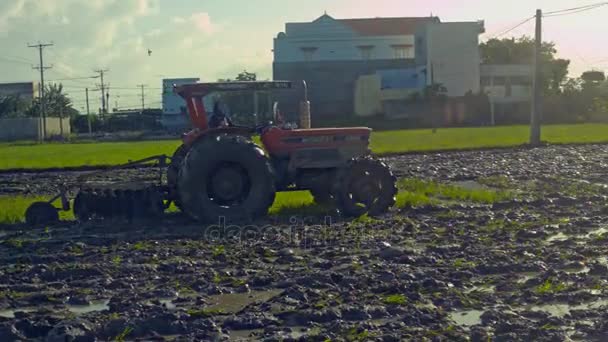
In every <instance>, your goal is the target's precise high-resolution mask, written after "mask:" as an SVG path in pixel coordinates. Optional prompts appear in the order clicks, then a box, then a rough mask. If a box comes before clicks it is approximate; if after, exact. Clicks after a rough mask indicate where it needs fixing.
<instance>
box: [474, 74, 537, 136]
mask: <svg viewBox="0 0 608 342" xmlns="http://www.w3.org/2000/svg"><path fill="white" fill-rule="evenodd" d="M533 71H534V68H533V67H532V65H528V64H494V65H489V64H484V65H481V90H482V91H483V92H484V93H486V94H487V95H488V98H489V100H490V106H491V113H490V115H491V119H490V121H491V123H492V124H495V123H496V120H497V118H501V117H503V116H505V115H518V114H520V115H521V116H527V115H528V113H529V110H530V104H531V100H532V80H533ZM508 121H509V122H512V121H513V118H509V120H508Z"/></svg>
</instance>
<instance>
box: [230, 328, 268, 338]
mask: <svg viewBox="0 0 608 342" xmlns="http://www.w3.org/2000/svg"><path fill="white" fill-rule="evenodd" d="M263 333H264V329H249V330H231V331H230V341H258V340H259V338H260V336H262V334H263Z"/></svg>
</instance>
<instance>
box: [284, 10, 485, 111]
mask: <svg viewBox="0 0 608 342" xmlns="http://www.w3.org/2000/svg"><path fill="white" fill-rule="evenodd" d="M483 32H484V27H483V22H478V21H474V22H457V23H442V22H441V21H440V19H439V18H437V17H416V18H412V17H409V18H408V17H405V18H369V19H334V18H332V17H331V16H329V15H327V14H325V15H323V16H321V17H320V18H318V19H316V20H314V21H312V22H305V23H287V24H286V25H285V32H281V33H279V34H278V35H277V37H276V38H275V40H274V64H273V73H274V75H273V76H274V79H276V80H290V81H293V82H294V84H299V83H300V81H301V80H306V81H307V82H308V84H309V88H310V89H309V97H310V100H311V102H312V105H313V113H314V114H316V115H321V116H323V115H328V116H331V115H349V114H352V113H354V112H355V109H354V105H353V103H354V102H355V98H354V96H355V95H354V94H355V88H356V85H357V83H358V80H359V79H360V78H361V77H362V76H369V75H374V74H377V75H381V78H382V79H381V82H380V83H381V84H382V87H383V88H382V89H384V85H386V84H388V83H390V85H391V88H392V89H407V90H408V91H405V92H403V93H404V94H406V93H411V90H414V91H415V90H418V91H420V90H422V89H424V87H425V86H427V85H430V84H432V83H441V84H443V86H444V87H446V88H447V94H448V96H451V97H460V96H463V95H464V94H466V93H467V92H468V91H472V92H478V91H479V64H480V55H479V47H478V43H479V40H478V36H479V34H481V33H483ZM396 75H402V76H399V77H401V79H399V78H398V77H397V76H396ZM412 77H421V78H422V80H415V81H413V80H412ZM388 78H390V81H389V80H388Z"/></svg>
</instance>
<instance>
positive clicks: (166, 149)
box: [0, 140, 180, 169]
mask: <svg viewBox="0 0 608 342" xmlns="http://www.w3.org/2000/svg"><path fill="white" fill-rule="evenodd" d="M179 145H180V141H178V140H160V141H132V142H111V143H110V142H107V143H106V142H104V143H93V142H89V143H45V144H35V143H31V144H0V169H15V168H24V169H29V168H34V169H44V168H59V167H77V166H95V165H119V164H124V163H127V162H128V161H129V160H137V159H143V158H146V157H149V156H153V155H159V154H166V155H172V154H173V152H175V150H176V149H177V147H178V146H179Z"/></svg>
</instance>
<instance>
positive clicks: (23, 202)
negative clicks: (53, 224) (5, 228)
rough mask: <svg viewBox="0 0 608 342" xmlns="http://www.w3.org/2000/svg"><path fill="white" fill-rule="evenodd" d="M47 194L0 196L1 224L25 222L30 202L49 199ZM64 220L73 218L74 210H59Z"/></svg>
mask: <svg viewBox="0 0 608 342" xmlns="http://www.w3.org/2000/svg"><path fill="white" fill-rule="evenodd" d="M49 199H51V197H50V196H49V197H45V196H0V224H15V223H21V222H25V211H26V210H27V207H29V206H30V204H32V203H34V202H38V201H48V200H49ZM59 217H60V219H62V220H73V219H74V214H73V212H72V211H59Z"/></svg>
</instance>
